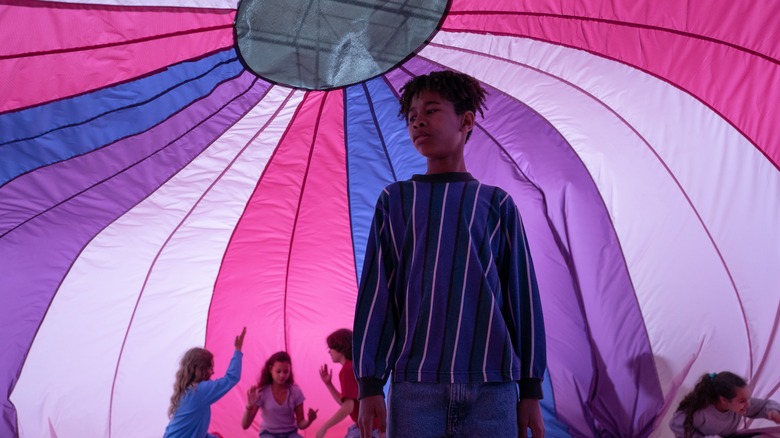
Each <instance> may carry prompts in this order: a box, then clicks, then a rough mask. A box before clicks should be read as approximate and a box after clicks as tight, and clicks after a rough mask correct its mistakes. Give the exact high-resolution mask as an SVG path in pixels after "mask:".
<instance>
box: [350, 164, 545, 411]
mask: <svg viewBox="0 0 780 438" xmlns="http://www.w3.org/2000/svg"><path fill="white" fill-rule="evenodd" d="M545 354H546V353H545V335H544V321H543V318H542V309H541V303H540V301H539V291H538V287H537V284H536V277H535V275H534V270H533V264H532V262H531V255H530V253H529V250H528V243H527V241H526V236H525V232H524V230H523V226H522V223H521V221H520V216H519V214H518V212H517V207H516V206H515V203H514V201H513V200H512V198H511V197H510V196H509V194H507V193H506V192H505V191H504V190H502V189H500V188H498V187H493V186H488V185H485V184H481V183H480V182H479V181H477V180H476V179H474V178H473V177H472V176H471V175H470V174H469V173H445V174H432V175H415V176H414V177H412V179H411V180H409V181H402V182H396V183H393V184H391V185H389V186H387V187H386V188H385V189H384V191H383V192H382V194H381V195H380V197H379V200H378V201H377V206H376V211H375V212H374V220H373V222H372V225H371V229H370V235H369V237H368V243H367V247H366V255H365V261H364V265H363V275H362V277H361V281H360V289H359V292H358V299H357V308H356V312H355V325H354V340H353V355H354V368H355V375H356V376H357V378H358V384H359V386H360V397H361V398H363V397H367V396H370V395H380V394H382V393H383V386H384V382H386V381H387V378H388V376H389V372H390V370H392V371H393V376H394V377H393V378H394V380H395V381H403V382H431V383H475V382H510V381H518V382H519V383H520V391H521V397H523V398H534V397H535V398H541V396H542V391H541V379H542V376H543V374H544V370H545V367H546V357H545Z"/></svg>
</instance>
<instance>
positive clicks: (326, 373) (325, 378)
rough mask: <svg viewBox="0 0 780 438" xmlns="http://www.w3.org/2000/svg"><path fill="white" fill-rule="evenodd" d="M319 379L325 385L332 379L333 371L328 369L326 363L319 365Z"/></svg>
mask: <svg viewBox="0 0 780 438" xmlns="http://www.w3.org/2000/svg"><path fill="white" fill-rule="evenodd" d="M320 379H322V382H323V383H324V384H326V385H328V384H330V382H331V380H332V379H333V371H330V370H328V364H323V365H322V366H321V367H320Z"/></svg>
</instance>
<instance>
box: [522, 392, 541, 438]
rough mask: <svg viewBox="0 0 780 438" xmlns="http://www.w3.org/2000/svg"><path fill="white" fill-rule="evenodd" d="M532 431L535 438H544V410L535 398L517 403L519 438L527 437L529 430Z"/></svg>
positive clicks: (523, 399) (524, 399)
mask: <svg viewBox="0 0 780 438" xmlns="http://www.w3.org/2000/svg"><path fill="white" fill-rule="evenodd" d="M529 428H530V429H531V436H532V437H533V438H543V437H544V421H543V420H542V408H541V407H539V400H538V399H535V398H521V399H520V401H519V402H517V436H518V437H523V438H525V437H527V436H528V429H529Z"/></svg>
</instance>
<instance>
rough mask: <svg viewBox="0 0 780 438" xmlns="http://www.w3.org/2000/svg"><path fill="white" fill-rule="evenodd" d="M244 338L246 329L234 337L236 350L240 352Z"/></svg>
mask: <svg viewBox="0 0 780 438" xmlns="http://www.w3.org/2000/svg"><path fill="white" fill-rule="evenodd" d="M244 336H246V327H244V329H243V330H241V334H240V335H238V336H236V341H235V346H236V350H238V351H241V347H243V346H244Z"/></svg>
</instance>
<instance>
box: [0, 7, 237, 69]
mask: <svg viewBox="0 0 780 438" xmlns="http://www.w3.org/2000/svg"><path fill="white" fill-rule="evenodd" d="M0 8H2V14H0V16H2V22H3V25H2V26H0V41H3V44H2V45H0V59H2V58H6V57H11V56H17V57H22V56H36V55H41V54H42V53H44V52H77V51H83V50H90V49H93V48H95V47H98V46H107V45H123V44H127V43H128V42H130V41H135V40H140V39H159V38H161V36H163V35H170V34H180V33H192V32H197V31H199V30H201V29H209V28H221V27H225V26H228V27H230V26H232V25H233V19H234V17H235V11H231V10H213V9H200V8H164V7H132V6H124V7H119V6H104V5H89V4H68V3H55V2H48V1H47V2H43V1H31V0H20V1H12V2H10V4H9V2H7V1H2V0H0ZM139 23H143V25H142V26H139ZM31 36H34V38H31Z"/></svg>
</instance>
